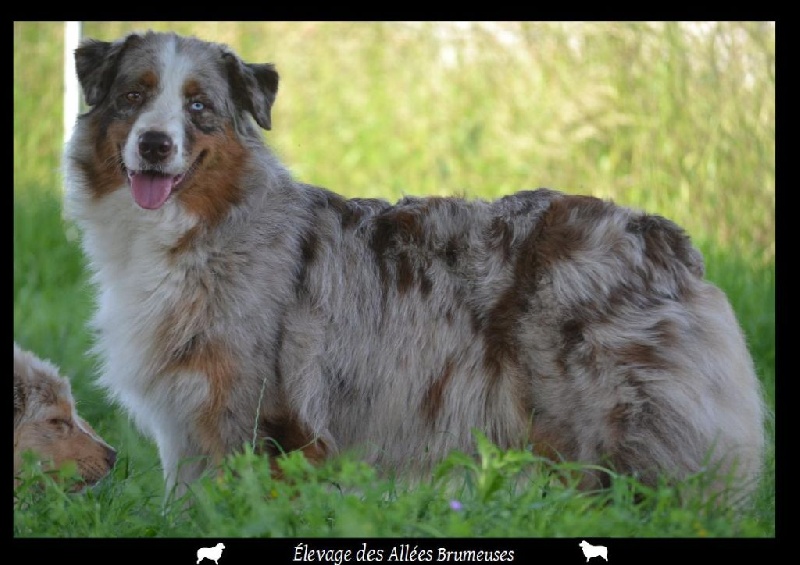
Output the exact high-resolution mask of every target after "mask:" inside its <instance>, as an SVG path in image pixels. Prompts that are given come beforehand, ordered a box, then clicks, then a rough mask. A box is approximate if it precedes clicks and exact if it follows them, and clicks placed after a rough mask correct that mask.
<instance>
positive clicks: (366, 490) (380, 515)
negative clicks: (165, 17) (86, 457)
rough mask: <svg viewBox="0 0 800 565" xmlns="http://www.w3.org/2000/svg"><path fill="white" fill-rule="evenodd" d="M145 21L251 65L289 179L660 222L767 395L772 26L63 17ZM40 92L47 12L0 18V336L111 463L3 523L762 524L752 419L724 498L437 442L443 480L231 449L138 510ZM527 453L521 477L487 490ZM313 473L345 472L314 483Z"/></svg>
mask: <svg viewBox="0 0 800 565" xmlns="http://www.w3.org/2000/svg"><path fill="white" fill-rule="evenodd" d="M145 29H157V30H174V31H178V32H181V33H190V34H195V35H198V36H200V37H202V38H204V39H209V40H213V41H221V42H225V43H227V44H228V45H230V46H231V47H232V48H234V49H235V50H236V51H237V52H238V53H239V54H240V55H241V56H242V57H243V58H244V59H245V60H247V61H250V62H273V63H275V64H276V65H277V68H278V71H279V72H280V75H281V84H280V88H279V93H278V98H277V102H276V104H275V107H274V108H273V129H272V130H271V131H270V132H266V133H265V138H266V140H267V142H268V143H269V144H270V145H271V146H272V147H273V149H274V150H275V151H276V152H277V154H278V155H279V156H280V157H281V158H282V159H283V161H284V162H285V163H286V164H287V165H288V166H289V167H290V168H291V169H292V170H293V172H294V173H295V175H296V176H297V177H298V178H300V179H302V180H303V181H305V182H309V183H315V184H319V185H322V186H325V187H328V188H330V189H332V190H335V191H337V192H340V193H342V194H344V195H346V196H366V197H381V198H387V199H390V200H394V199H397V198H399V197H401V196H403V195H434V194H435V195H453V194H456V195H461V196H466V197H470V198H487V199H489V198H495V197H498V196H501V195H504V194H509V193H512V192H515V191H517V190H521V189H531V188H536V187H541V186H546V187H550V188H554V189H558V190H562V191H565V192H569V193H581V194H592V195H595V196H599V197H603V198H611V199H613V200H615V201H616V202H618V203H620V204H624V205H628V206H633V207H637V208H644V209H646V210H648V211H649V212H653V213H659V214H662V215H664V216H667V217H669V218H671V219H673V220H675V221H676V222H678V223H679V224H681V225H683V226H684V227H685V228H686V229H687V231H688V232H689V233H690V234H691V235H692V238H693V239H694V241H695V243H696V244H697V245H698V246H699V247H700V249H701V250H702V251H703V253H704V254H705V257H706V267H707V273H708V278H709V279H710V280H712V281H713V282H715V283H716V284H717V285H719V286H720V287H721V288H722V289H723V290H724V291H725V292H726V293H727V294H728V296H729V297H730V300H731V302H732V304H733V306H734V309H735V311H736V313H737V315H738V317H739V319H740V321H741V324H742V327H743V329H744V331H745V334H746V337H747V340H748V343H749V345H750V348H751V351H752V354H753V357H754V360H755V362H756V367H757V371H758V375H759V377H760V379H761V381H762V383H763V386H764V391H765V398H766V399H767V402H768V404H769V406H770V407H774V394H775V393H774V391H775V323H774V320H775V139H774V136H775V26H774V24H770V23H756V22H738V23H730V22H721V23H716V22H708V23H692V24H686V23H676V22H672V23H628V24H625V23H577V22H572V23H555V22H549V23H534V22H525V23H522V22H503V23H489V22H475V23H467V22H463V23H454V22H444V23H430V22H404V23H401V22H385V23H347V22H336V23H334V22H270V23H265V22H240V23H236V22H213V23H202V22H191V23H189V22H186V23H174V22H173V23H168V22H124V23H123V22H85V23H84V26H83V33H84V35H85V36H89V37H94V38H98V39H104V40H112V39H116V38H118V37H119V36H120V35H122V34H124V33H127V32H129V31H134V30H145ZM62 92H63V24H62V23H57V22H55V23H54V22H46V23H42V22H15V23H14V336H15V339H16V340H17V341H18V342H20V344H22V345H23V346H24V347H27V348H30V349H32V350H33V351H35V352H36V353H38V354H39V355H41V356H43V357H47V358H49V359H51V360H52V361H53V362H55V363H56V364H58V365H59V366H61V367H62V369H63V371H64V373H65V374H67V375H69V376H70V377H71V378H72V381H73V389H74V391H75V394H76V397H77V398H78V399H79V408H80V410H81V412H82V413H83V414H84V415H85V417H86V418H87V419H89V420H90V421H91V422H92V423H93V424H95V428H96V429H98V430H99V431H100V433H101V434H102V435H104V436H105V437H106V439H108V440H109V441H110V442H111V443H113V444H114V445H115V446H117V447H118V448H119V451H120V462H119V464H118V465H117V468H116V469H115V471H114V473H113V474H112V476H111V477H109V479H108V480H107V481H105V482H104V483H103V484H102V485H101V486H99V487H98V488H96V489H94V490H92V491H90V492H86V493H84V494H81V495H72V494H66V493H65V492H64V490H63V489H62V488H61V487H60V486H58V485H57V484H55V483H52V482H45V484H46V487H45V489H44V490H42V489H41V488H37V487H34V486H31V487H30V488H25V489H23V498H24V501H25V504H23V505H20V506H19V507H18V508H16V509H15V514H14V516H15V524H14V531H15V534H16V535H20V536H30V535H37V536H38V535H44V536H86V535H90V536H114V535H129V536H185V535H189V536H195V535H203V534H205V535H248V536H251V535H260V536H275V535H358V536H361V535H402V536H413V535H426V536H428V535H459V536H460V535H494V536H496V535H501V536H502V535H516V536H554V535H555V536H559V535H561V536H572V535H621V536H629V535H630V536H636V535H644V536H659V535H665V536H703V535H709V536H767V537H769V536H772V535H774V531H775V515H774V508H775V502H774V501H775V491H774V484H775V483H774V449H773V448H772V445H773V437H774V423H773V420H772V419H770V421H769V422H767V429H768V434H769V438H770V449H769V454H768V457H767V465H766V469H765V474H764V478H763V480H762V482H761V485H760V487H759V490H758V492H757V496H756V500H755V503H754V504H753V506H752V508H750V509H749V510H748V511H747V512H745V513H735V514H731V513H725V512H722V511H718V510H714V509H712V508H708V507H703V508H700V507H698V506H693V505H692V504H690V503H686V502H680V501H679V500H678V499H677V498H676V497H675V496H674V495H675V492H674V489H670V488H668V487H664V488H663V489H656V491H653V492H651V493H650V496H649V500H650V503H649V504H640V505H635V504H633V503H632V502H631V493H632V492H635V491H638V490H641V489H642V488H644V487H641V485H638V484H636V482H635V481H633V480H628V479H620V480H619V481H618V482H617V483H616V484H617V486H615V488H614V489H612V492H610V493H606V494H605V495H603V496H605V497H610V499H604V500H602V501H601V500H599V499H600V498H602V497H594V498H586V497H584V496H581V495H579V494H577V493H576V492H574V490H571V489H570V487H569V485H567V486H563V485H562V486H559V485H561V483H560V482H558V481H556V482H553V481H550V480H549V479H548V478H547V477H549V476H551V475H552V473H553V472H555V473H556V474H557V473H558V472H560V470H561V469H560V468H558V467H556V468H555V470H554V469H553V468H552V467H551V466H548V465H547V464H545V463H543V462H541V461H535V460H533V459H531V456H530V454H529V453H524V452H520V453H515V452H509V453H502V452H498V451H496V450H492V449H491V447H490V446H487V445H484V446H483V448H482V452H481V453H482V458H481V459H480V462H482V463H481V464H478V463H474V462H472V460H466V459H460V458H459V456H458V455H455V456H454V457H453V458H452V459H451V460H449V462H448V464H447V465H445V466H444V467H446V469H443V470H442V471H441V472H442V473H443V474H445V475H447V476H448V477H450V475H451V474H453V473H455V474H456V475H457V476H459V477H461V478H463V482H462V483H459V484H461V485H462V486H461V487H460V490H459V489H456V490H455V491H454V490H453V488H452V486H445V482H446V484H447V485H452V483H453V481H452V480H447V481H445V482H442V481H444V479H442V481H439V480H437V479H435V478H431V480H430V481H423V482H422V484H418V485H415V486H414V487H413V488H412V487H405V486H403V485H402V484H400V483H396V482H393V481H392V480H390V479H387V478H385V477H378V476H377V475H375V473H374V470H372V469H369V468H366V467H364V466H363V465H360V464H358V463H357V462H355V461H349V460H346V459H345V460H343V461H339V462H334V463H331V464H330V465H327V466H325V467H324V468H323V469H320V470H311V469H308V468H306V467H305V466H304V464H303V462H302V460H300V459H299V458H290V459H289V462H288V463H287V465H288V467H289V468H290V472H294V473H296V474H297V475H296V476H297V477H298V481H296V482H295V483H292V484H285V483H275V482H273V481H271V479H270V478H269V476H268V473H267V469H265V467H264V465H263V463H262V462H259V461H258V460H257V459H255V458H253V457H252V456H250V455H248V454H243V455H241V456H239V457H235V458H232V459H231V461H230V462H229V465H230V469H229V472H228V474H227V475H224V476H220V477H217V478H214V479H211V478H209V479H205V480H204V481H201V483H200V484H199V485H198V487H197V488H196V492H195V496H196V503H195V504H194V505H192V506H191V507H188V508H187V507H184V506H180V507H172V506H168V507H167V510H166V511H164V512H162V511H161V504H162V498H163V482H162V480H161V476H160V470H159V468H158V459H157V455H156V451H155V449H154V448H153V446H152V445H151V444H150V443H149V442H148V441H147V440H144V439H143V438H142V437H141V436H139V435H138V434H137V433H136V431H135V430H134V429H133V428H132V424H131V423H130V422H129V421H128V419H127V417H126V416H125V415H124V413H122V412H121V411H120V410H118V409H117V408H116V407H114V406H112V405H110V404H109V403H108V402H107V401H106V399H105V397H104V395H103V394H102V393H101V392H100V391H99V390H97V389H96V388H95V387H94V386H93V379H94V375H95V365H94V360H93V359H92V358H91V357H89V356H87V354H86V351H87V349H88V347H89V345H90V343H91V334H90V332H89V331H88V329H87V326H86V323H87V320H88V319H89V317H90V315H91V310H92V297H91V288H90V287H89V286H88V283H87V277H86V271H85V264H84V261H83V258H82V256H81V253H80V249H79V245H78V234H77V232H76V230H75V228H74V227H73V226H71V225H70V224H68V223H65V222H64V221H63V220H62V217H61V190H62V188H61V187H62V179H61V176H60V173H59V167H60V156H61V151H62V136H63V132H62V115H63V108H62ZM530 466H533V467H535V468H537V469H539V470H540V471H542V470H543V472H542V473H541V477H544V478H541V477H540V478H538V479H535V480H532V481H530V482H529V483H528V484H527V485H526V486H525V487H523V489H522V491H520V490H519V487H517V488H511V483H513V482H514V479H513V477H514V476H515V475H516V474H517V473H518V472H521V471H522V470H523V468H528V467H530ZM493 469H494V471H492V470H493ZM234 470H235V471H236V473H237V477H238V478H237V479H233V478H232V477H233V472H234ZM544 471H547V472H544ZM28 472H29V473H30V477H31V483H34V482H35V481H34V479H37V478H38V479H41V478H42V477H41V472H40V471H38V470H37V468H36V466H35V465H34V464H31V467H30V469H29V470H28ZM492 473H494V474H492ZM495 475H496V476H495ZM450 479H452V477H450ZM698 480H699V479H698ZM456 482H458V481H456ZM331 485H346V487H347V488H342V489H341V490H337V489H336V488H334V489H333V490H335V491H336V492H338V493H339V494H338V495H337V496H333V497H332V496H331V494H330V493H331V489H332V488H333V487H332V486H331ZM487 485H488V486H487ZM492 485H494V486H492ZM548 492H549V493H551V495H550V496H545V495H544V494H543V493H548ZM512 493H513V494H512ZM552 493H555V494H554V495H553V494H552ZM454 497H456V498H457V499H458V500H459V505H456V506H453V505H451V502H452V501H453V500H454ZM262 499H263V500H262ZM254 500H258V501H259V502H260V503H258V504H254V503H253V501H254ZM609 500H610V503H609ZM454 508H460V509H458V510H455V509H454ZM464 508H466V509H467V510H466V511H465V510H464ZM498 517H500V519H499V521H498Z"/></svg>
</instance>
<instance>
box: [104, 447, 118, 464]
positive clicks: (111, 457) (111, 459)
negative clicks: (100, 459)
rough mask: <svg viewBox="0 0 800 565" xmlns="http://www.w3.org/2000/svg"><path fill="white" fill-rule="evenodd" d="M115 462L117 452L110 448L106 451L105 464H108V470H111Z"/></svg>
mask: <svg viewBox="0 0 800 565" xmlns="http://www.w3.org/2000/svg"><path fill="white" fill-rule="evenodd" d="M116 462H117V452H116V451H115V450H113V449H111V448H109V449H107V450H106V463H108V468H109V469H113V468H114V464H115V463H116Z"/></svg>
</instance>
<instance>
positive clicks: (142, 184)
mask: <svg viewBox="0 0 800 565" xmlns="http://www.w3.org/2000/svg"><path fill="white" fill-rule="evenodd" d="M130 180H131V192H133V199H134V200H135V201H136V203H137V204H138V205H139V206H141V207H142V208H145V209H146V210H156V209H158V208H161V207H162V206H163V205H164V202H166V201H167V198H169V194H170V192H172V176H170V175H160V174H157V173H132V174H131V175H130Z"/></svg>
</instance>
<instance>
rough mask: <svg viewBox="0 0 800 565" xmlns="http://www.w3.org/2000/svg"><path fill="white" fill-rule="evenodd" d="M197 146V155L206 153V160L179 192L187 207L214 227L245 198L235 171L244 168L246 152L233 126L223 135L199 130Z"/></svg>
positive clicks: (195, 152) (179, 197) (204, 158)
mask: <svg viewBox="0 0 800 565" xmlns="http://www.w3.org/2000/svg"><path fill="white" fill-rule="evenodd" d="M195 148H196V149H195V151H194V154H195V155H197V156H202V155H205V156H204V157H202V159H203V161H204V162H203V163H202V164H201V166H200V167H199V168H198V170H197V171H194V172H193V174H192V176H191V178H190V179H188V180H187V184H186V185H185V186H183V187H182V188H181V189H180V190H179V191H178V193H177V197H178V199H179V200H180V201H181V203H182V204H183V205H184V206H185V207H186V210H188V211H189V212H191V213H192V214H195V215H196V216H198V217H199V218H202V220H203V222H204V223H206V224H208V225H211V226H214V225H216V224H217V223H219V222H220V221H221V220H222V219H223V218H224V217H225V215H226V214H227V212H228V211H229V210H230V208H231V207H232V206H235V205H236V204H237V203H239V202H240V201H241V199H242V188H241V186H240V184H239V183H240V180H239V178H237V175H236V173H235V171H240V170H241V168H242V165H243V163H244V160H245V155H246V152H245V150H244V148H243V147H242V144H241V142H240V141H239V139H238V137H237V136H236V135H235V134H234V132H233V131H232V130H231V129H230V128H226V129H225V130H224V131H223V133H222V135H206V134H203V133H200V132H198V133H197V134H196V141H195Z"/></svg>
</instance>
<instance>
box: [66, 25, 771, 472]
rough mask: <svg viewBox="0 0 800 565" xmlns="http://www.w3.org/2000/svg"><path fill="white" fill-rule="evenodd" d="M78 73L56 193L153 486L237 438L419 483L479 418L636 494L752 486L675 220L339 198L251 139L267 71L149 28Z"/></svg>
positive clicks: (271, 93)
mask: <svg viewBox="0 0 800 565" xmlns="http://www.w3.org/2000/svg"><path fill="white" fill-rule="evenodd" d="M76 61H77V69H78V76H79V79H80V82H81V84H82V86H83V90H84V92H85V95H86V100H87V102H88V103H89V105H90V106H91V109H90V111H89V112H88V113H86V114H85V115H83V116H81V117H80V118H79V120H78V124H77V128H76V130H75V134H74V136H73V138H72V140H71V142H70V143H69V145H68V147H67V151H66V159H65V161H66V178H67V184H68V197H67V204H68V207H69V210H70V211H71V214H72V216H73V217H74V218H76V220H77V221H78V222H79V224H80V226H81V227H82V230H83V233H84V237H83V245H84V249H85V251H86V253H87V255H88V257H89V259H90V262H91V268H92V270H93V273H94V281H95V283H96V285H97V289H98V293H99V294H98V311H97V314H96V316H95V325H96V328H97V332H98V337H97V351H98V352H99V354H100V356H101V358H102V359H103V361H104V368H103V371H102V374H101V376H100V381H101V383H103V384H104V385H105V386H106V387H107V388H108V390H109V391H110V392H111V394H112V395H113V396H114V397H115V398H116V399H117V400H118V401H119V402H121V403H122V404H123V405H124V406H126V407H127V409H128V410H129V411H130V413H131V414H132V416H133V417H134V419H135V420H136V422H137V423H138V424H139V426H140V427H141V429H142V430H144V432H145V433H147V434H148V435H149V436H151V437H152V438H154V439H155V441H156V442H157V444H158V447H159V452H160V456H161V460H162V463H163V466H164V471H165V474H166V477H167V479H168V485H170V486H172V485H174V484H175V483H176V482H178V483H183V482H186V481H190V480H192V479H193V478H195V477H196V476H197V475H198V473H199V472H201V471H202V469H204V468H205V466H206V465H207V463H208V461H209V460H211V461H218V460H219V459H220V458H221V457H223V456H224V455H225V454H227V453H230V452H232V451H235V450H237V449H239V448H241V446H242V445H243V444H245V443H249V442H253V443H254V444H255V445H256V447H257V448H258V449H265V450H266V451H267V452H269V453H270V454H272V455H275V454H277V453H279V451H280V450H286V451H289V450H298V449H301V450H303V451H304V453H305V454H306V455H307V456H308V457H309V458H311V459H313V460H319V459H321V458H324V457H327V456H330V455H332V454H335V453H338V452H341V451H342V450H348V449H357V450H360V452H361V453H362V455H363V457H365V458H366V459H367V460H368V461H371V462H374V463H376V464H378V465H380V466H381V467H383V468H388V469H399V470H407V471H424V470H425V469H429V468H430V466H431V464H433V463H435V462H436V461H438V460H440V459H441V458H442V457H443V456H445V455H446V454H447V453H448V452H449V451H450V450H452V449H461V450H465V451H468V452H469V451H472V445H473V436H472V430H473V428H477V429H479V430H481V431H482V432H483V433H485V434H486V435H487V436H488V437H489V438H490V439H491V440H493V441H494V442H496V443H497V444H499V445H501V446H503V447H525V446H529V445H530V446H532V448H533V449H534V450H535V451H536V452H537V453H541V454H544V455H547V456H550V457H553V458H565V459H569V460H576V461H581V462H586V463H594V464H599V465H607V466H609V467H611V468H613V469H615V470H617V471H620V472H625V473H635V474H638V475H639V476H640V477H641V478H642V479H643V480H645V481H646V482H650V483H652V482H654V481H655V480H656V477H657V476H658V475H662V474H663V475H667V476H669V477H672V478H675V479H680V478H682V477H685V476H687V475H688V474H691V473H694V472H696V471H699V470H701V469H702V468H704V466H706V465H716V464H719V465H720V466H721V467H722V471H728V470H730V469H732V468H734V467H735V469H736V477H737V478H738V479H740V480H741V481H743V482H745V483H747V484H748V488H751V487H752V483H753V481H754V479H755V478H756V476H757V474H758V472H759V468H760V464H761V456H762V448H763V432H762V404H761V399H760V393H759V387H758V383H757V380H756V377H755V374H754V370H753V365H752V361H751V359H750V356H749V354H748V351H747V347H746V345H745V342H744V339H743V336H742V333H741V331H740V329H739V326H738V324H737V322H736V319H735V317H734V314H733V312H732V311H731V308H730V306H729V304H728V301H727V300H726V298H725V296H724V295H723V293H722V292H720V291H719V290H718V289H717V288H715V287H714V286H712V285H711V284H709V283H708V282H705V281H704V280H703V260H702V258H701V256H700V254H699V253H698V251H697V250H696V249H695V248H694V247H693V246H692V244H691V242H690V240H689V238H688V237H687V236H686V235H685V234H684V233H683V231H682V230H681V229H680V228H679V227H678V226H676V225H675V224H674V223H672V222H670V221H669V220H666V219H664V218H661V217H659V216H653V215H648V214H643V213H641V212H637V211H633V210H630V209H626V208H622V207H619V206H616V205H614V204H612V203H610V202H605V201H602V200H599V199H595V198H590V197H582V196H567V195H564V194H561V193H558V192H555V191H552V190H547V189H540V190H534V191H526V192H519V193H517V194H514V195H510V196H506V197H504V198H501V199H499V200H497V201H494V202H484V201H469V202H468V201H465V200H462V199H458V198H404V199H403V200H401V201H400V202H398V203H397V204H394V205H391V204H389V203H387V202H384V201H382V200H373V199H351V200H346V199H344V198H342V197H340V196H338V195H337V194H335V193H333V192H329V191H327V190H325V189H322V188H319V187H314V186H309V185H306V184H302V183H300V182H298V181H296V180H294V179H293V178H292V176H291V175H290V174H289V173H288V172H287V170H286V169H285V168H284V167H283V166H282V165H281V164H280V163H279V162H278V161H277V159H276V157H275V156H274V155H273V154H272V153H271V152H270V151H269V149H268V148H267V147H265V145H264V144H263V141H262V137H261V133H260V132H259V131H258V130H257V129H256V128H254V127H253V125H252V121H251V120H250V117H251V116H252V117H253V118H254V119H255V121H256V122H257V123H258V125H260V126H261V127H263V128H266V129H269V128H270V127H271V125H272V119H271V107H272V103H273V102H274V100H275V95H276V93H277V85H278V75H277V73H276V71H275V69H274V67H272V66H271V65H248V64H245V63H243V62H242V61H241V60H240V59H239V58H238V57H237V56H236V55H235V54H233V53H232V52H231V51H229V50H228V49H227V48H226V47H224V46H221V45H218V44H213V43H207V42H204V41H201V40H198V39H195V38H187V37H180V36H176V35H172V34H157V33H146V34H143V35H138V34H133V35H130V36H128V37H126V38H124V39H122V40H120V41H117V42H115V43H105V42H95V41H88V42H85V43H84V44H83V45H82V46H81V47H80V48H79V49H78V50H77V52H76ZM197 456H199V457H200V458H199V459H198V458H197ZM192 457H194V459H190V462H189V463H187V464H184V465H182V466H179V463H180V461H181V460H184V459H185V458H192ZM734 463H735V465H734ZM595 478H597V477H595ZM586 484H587V485H591V484H593V480H592V478H591V477H587V481H586Z"/></svg>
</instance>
